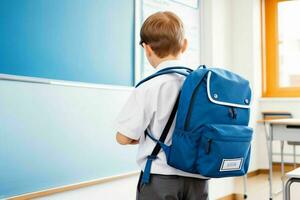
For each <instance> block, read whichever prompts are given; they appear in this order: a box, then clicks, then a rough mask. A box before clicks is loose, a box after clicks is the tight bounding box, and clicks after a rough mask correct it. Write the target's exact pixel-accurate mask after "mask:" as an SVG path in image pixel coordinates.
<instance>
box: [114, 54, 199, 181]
mask: <svg viewBox="0 0 300 200" xmlns="http://www.w3.org/2000/svg"><path fill="white" fill-rule="evenodd" d="M173 66H184V65H183V64H182V63H181V62H180V61H179V60H169V61H164V62H162V63H160V64H159V65H158V66H157V68H156V71H158V70H161V69H163V68H166V67H173ZM184 79H185V77H184V76H182V75H178V74H166V75H161V76H157V77H155V78H153V79H151V80H149V81H147V82H145V83H143V84H141V85H140V86H139V87H137V88H135V89H134V90H133V91H132V93H131V95H130V97H129V99H128V100H127V102H126V104H125V106H124V107H123V109H122V111H121V112H120V114H119V116H118V117H117V120H116V128H117V131H118V132H120V133H122V134H124V135H125V136H127V137H129V138H131V139H134V140H139V148H138V153H137V163H138V165H139V166H140V168H141V170H144V168H145V165H146V161H147V156H148V155H150V154H151V152H152V150H153V149H154V147H155V145H156V142H154V141H153V140H151V139H150V138H149V137H148V136H147V137H146V138H145V135H144V131H145V130H146V129H147V130H149V132H150V133H151V134H152V135H153V136H154V137H155V138H156V139H159V137H160V135H161V133H162V131H163V129H164V127H165V125H166V123H167V121H168V119H169V116H170V114H171V111H172V108H173V106H174V104H175V101H176V98H177V96H178V93H179V90H180V89H181V87H182V84H183V81H184ZM175 121H176V118H175V119H174V122H173V124H172V126H171V128H170V132H169V133H168V136H167V138H166V140H165V144H167V145H170V144H171V138H172V133H173V130H174V126H175ZM151 173H153V174H165V175H180V176H187V177H198V178H203V177H202V176H200V175H196V174H191V173H187V172H184V171H181V170H179V169H175V168H173V167H171V166H169V165H168V164H167V161H166V155H165V153H164V152H163V150H161V151H160V152H159V153H158V155H157V159H155V160H154V161H153V162H152V166H151Z"/></svg>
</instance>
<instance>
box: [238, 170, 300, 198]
mask: <svg viewBox="0 0 300 200" xmlns="http://www.w3.org/2000/svg"><path fill="white" fill-rule="evenodd" d="M247 183H248V187H247V188H248V198H247V200H268V199H269V184H268V175H267V174H260V175H258V176H254V177H251V178H249V179H248V181H247ZM236 185H237V193H243V181H242V179H240V178H239V179H238V180H236ZM273 193H275V194H274V195H273V200H282V199H283V198H282V192H281V179H280V173H279V172H275V173H274V177H273ZM299 199H300V184H298V183H294V184H292V186H291V200H299Z"/></svg>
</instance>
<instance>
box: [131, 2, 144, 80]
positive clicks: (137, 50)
mask: <svg viewBox="0 0 300 200" xmlns="http://www.w3.org/2000/svg"><path fill="white" fill-rule="evenodd" d="M142 1H143V0H135V1H134V81H133V83H134V85H136V84H138V82H139V81H140V80H141V78H142V56H143V54H142V53H143V50H142V48H141V46H140V45H139V40H140V29H141V25H142V12H143V11H142Z"/></svg>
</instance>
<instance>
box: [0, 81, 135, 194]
mask: <svg viewBox="0 0 300 200" xmlns="http://www.w3.org/2000/svg"><path fill="white" fill-rule="evenodd" d="M0 91H1V94H0V96H1V98H0V122H1V126H0V199H1V198H5V197H9V196H13V195H19V194H24V193H28V192H34V191H39V190H43V189H49V188H53V187H59V186H63V185H67V184H74V183H78V182H81V181H88V180H92V179H97V178H103V177H108V176H113V175H118V174H122V173H127V172H130V171H135V170H137V169H138V167H137V166H136V161H135V158H136V149H135V146H121V145H118V144H117V143H116V141H115V133H116V131H115V130H114V126H113V124H114V120H115V118H116V116H117V114H118V112H119V111H120V109H121V108H122V105H123V104H124V103H125V101H126V99H127V97H128V95H129V93H130V89H95V88H76V87H66V86H55V85H46V84H32V83H22V82H13V81H0Z"/></svg>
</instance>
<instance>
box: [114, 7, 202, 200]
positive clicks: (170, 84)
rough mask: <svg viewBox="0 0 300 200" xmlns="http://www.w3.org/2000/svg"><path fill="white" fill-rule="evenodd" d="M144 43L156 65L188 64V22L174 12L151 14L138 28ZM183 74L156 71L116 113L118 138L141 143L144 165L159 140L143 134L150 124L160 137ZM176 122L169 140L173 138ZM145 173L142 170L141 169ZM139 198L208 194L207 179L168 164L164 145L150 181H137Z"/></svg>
mask: <svg viewBox="0 0 300 200" xmlns="http://www.w3.org/2000/svg"><path fill="white" fill-rule="evenodd" d="M140 38H141V42H140V44H141V45H142V46H143V48H144V50H145V54H146V57H147V59H148V61H149V62H150V64H151V65H152V66H153V67H154V68H155V70H156V71H158V70H161V69H164V68H166V67H173V66H184V64H183V63H182V62H181V61H180V57H181V55H182V54H183V53H184V52H185V50H186V49H187V40H186V39H185V36H184V26H183V23H182V21H181V20H180V19H179V17H178V16H177V15H175V14H174V13H172V12H157V13H155V14H153V15H151V16H150V17H148V18H147V19H146V20H145V22H144V23H143V25H142V28H141V31H140ZM183 81H184V77H182V76H180V75H177V74H167V75H162V76H158V77H155V78H154V79H151V80H149V81H147V82H145V83H144V84H142V85H140V86H139V87H137V88H135V89H134V90H133V91H132V93H131V95H130V97H129V99H128V100H127V102H126V104H125V106H124V107H123V109H122V111H121V113H120V114H119V116H118V117H117V131H118V132H117V135H116V139H117V141H118V142H119V143H120V144H122V145H126V144H139V147H138V154H137V163H138V165H139V166H140V167H141V170H144V167H145V164H146V159H147V156H148V155H150V154H151V152H152V150H153V148H154V147H155V145H156V143H155V142H154V141H153V140H151V139H150V138H148V137H145V134H144V131H145V130H146V129H147V130H148V131H149V132H150V133H152V135H153V136H154V137H155V138H159V137H160V135H161V133H162V130H163V129H164V127H165V125H166V123H167V120H168V118H169V116H170V113H171V110H172V108H173V106H174V103H175V101H176V98H177V96H178V94H179V91H180V89H181V87H182V84H183ZM174 121H175V120H174ZM173 130H174V123H173V125H172V127H171V129H170V133H169V134H168V137H167V138H166V140H165V143H166V144H170V143H171V137H172V132H173ZM141 175H142V173H141ZM136 198H137V199H138V200H167V199H170V200H171V199H172V200H173V199H174V200H176V199H178V200H207V199H208V183H207V180H206V179H204V178H203V177H201V176H200V175H195V174H190V173H187V172H184V171H181V170H178V169H175V168H173V167H171V166H169V165H168V164H167V162H166V156H165V154H164V152H163V151H162V150H161V151H160V153H159V154H158V158H157V159H155V160H154V161H153V162H152V166H151V179H150V183H148V184H141V176H140V180H139V182H138V186H137V197H136Z"/></svg>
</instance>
